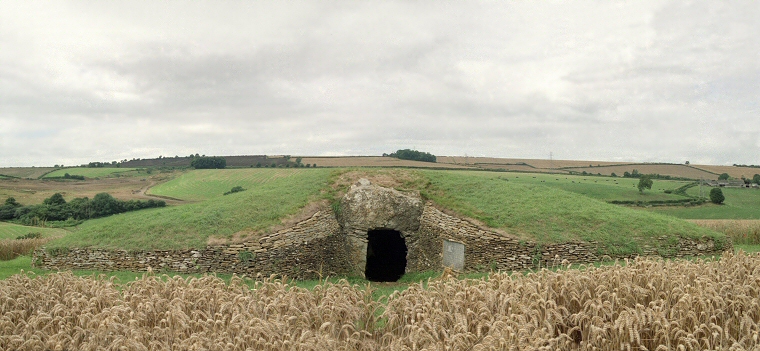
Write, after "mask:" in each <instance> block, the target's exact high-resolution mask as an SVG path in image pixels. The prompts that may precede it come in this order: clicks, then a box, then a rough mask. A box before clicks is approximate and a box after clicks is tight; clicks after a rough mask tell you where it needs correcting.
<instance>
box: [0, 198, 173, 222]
mask: <svg viewBox="0 0 760 351" xmlns="http://www.w3.org/2000/svg"><path fill="white" fill-rule="evenodd" d="M164 206H166V202H165V201H163V200H153V199H151V200H147V201H140V200H127V201H124V200H119V199H116V198H114V197H113V196H111V194H108V193H99V194H97V195H95V197H93V198H92V200H90V199H89V198H87V197H80V198H75V199H73V200H71V201H69V202H66V200H65V199H64V198H63V195H61V193H55V194H53V196H51V197H49V198H47V199H45V200H44V201H43V202H42V203H41V204H38V205H28V206H24V205H22V204H20V203H18V202H17V201H16V199H15V198H13V197H9V198H8V199H6V200H5V203H4V204H3V205H2V206H0V220H3V221H14V222H18V223H20V224H24V225H37V224H39V223H41V222H42V223H44V222H47V221H66V220H69V219H73V220H80V221H81V220H87V219H91V218H98V217H105V216H110V215H113V214H117V213H124V212H129V211H136V210H141V209H145V208H153V207H164Z"/></svg>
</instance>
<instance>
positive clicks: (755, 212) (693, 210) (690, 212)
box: [650, 186, 760, 219]
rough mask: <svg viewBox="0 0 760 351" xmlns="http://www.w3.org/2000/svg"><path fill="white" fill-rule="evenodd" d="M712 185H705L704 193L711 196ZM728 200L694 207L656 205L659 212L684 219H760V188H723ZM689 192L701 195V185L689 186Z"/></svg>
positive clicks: (655, 210) (653, 209)
mask: <svg viewBox="0 0 760 351" xmlns="http://www.w3.org/2000/svg"><path fill="white" fill-rule="evenodd" d="M710 189H712V188H711V187H708V186H703V187H702V195H703V196H705V197H709V194H710ZM721 191H723V195H724V196H725V197H726V200H725V201H724V202H723V204H721V205H715V204H712V203H709V202H708V203H706V204H704V205H701V206H694V207H682V206H678V207H656V208H651V209H650V210H651V211H653V212H659V213H664V214H668V215H671V216H675V217H678V218H684V219H760V189H752V188H749V189H748V188H721ZM686 193H687V194H689V195H692V196H699V187H693V188H689V189H688V190H687V191H686Z"/></svg>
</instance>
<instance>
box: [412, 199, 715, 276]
mask: <svg viewBox="0 0 760 351" xmlns="http://www.w3.org/2000/svg"><path fill="white" fill-rule="evenodd" d="M420 224H421V226H420V231H419V234H418V236H417V243H416V246H417V250H416V251H415V252H413V253H412V252H410V256H411V257H410V264H411V265H412V266H410V267H409V270H413V271H425V270H431V269H439V268H440V267H441V265H442V259H443V249H442V246H443V240H449V241H453V242H459V243H462V244H463V245H464V246H465V255H464V257H465V262H464V269H465V270H467V271H475V270H484V269H499V270H521V269H528V268H536V267H551V266H558V265H563V264H567V263H590V262H595V261H599V260H601V259H616V258H627V257H630V256H618V257H610V256H606V257H599V256H598V255H597V252H599V250H598V245H599V243H596V242H567V243H561V244H551V245H538V244H536V243H533V242H529V241H520V240H518V239H515V238H512V237H509V236H505V235H502V234H500V233H497V232H495V231H493V230H490V229H487V228H483V227H481V226H479V225H476V224H474V223H472V222H470V221H468V220H466V219H461V218H457V217H454V216H451V215H448V214H446V213H444V212H442V211H440V210H438V209H437V208H435V207H434V206H433V205H432V204H431V203H428V204H426V206H425V209H424V211H423V213H422V217H421V219H420ZM659 240H660V241H662V243H663V244H662V245H650V246H645V247H644V248H643V252H642V255H646V256H656V255H660V256H665V257H687V256H700V255H709V254H714V253H718V252H720V251H721V250H718V249H716V247H715V243H714V242H713V241H712V240H711V239H705V240H689V239H684V238H681V239H680V240H679V242H678V243H674V244H672V245H670V246H668V245H667V244H666V240H667V238H666V237H661V238H659ZM657 247H668V249H667V250H665V251H663V250H659V251H658V249H656V248H657ZM724 249H725V248H724ZM436 253H437V254H436Z"/></svg>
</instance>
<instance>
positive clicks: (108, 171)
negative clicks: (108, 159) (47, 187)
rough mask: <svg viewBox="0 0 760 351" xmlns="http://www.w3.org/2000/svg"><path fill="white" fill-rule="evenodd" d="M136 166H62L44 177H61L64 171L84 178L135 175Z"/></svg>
mask: <svg viewBox="0 0 760 351" xmlns="http://www.w3.org/2000/svg"><path fill="white" fill-rule="evenodd" d="M136 169H137V168H110V167H108V168H86V167H76V168H64V169H59V170H57V171H53V172H50V173H48V174H45V176H44V177H42V178H43V179H44V178H53V177H63V176H64V175H66V173H68V174H70V175H80V176H83V177H86V178H100V177H109V176H114V175H124V174H129V175H137V174H136V173H135V172H132V171H135V170H136Z"/></svg>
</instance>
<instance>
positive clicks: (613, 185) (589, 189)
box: [473, 172, 689, 201]
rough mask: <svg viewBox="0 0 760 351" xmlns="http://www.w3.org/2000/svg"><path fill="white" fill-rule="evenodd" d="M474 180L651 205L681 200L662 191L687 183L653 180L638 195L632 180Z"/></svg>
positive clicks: (533, 176)
mask: <svg viewBox="0 0 760 351" xmlns="http://www.w3.org/2000/svg"><path fill="white" fill-rule="evenodd" d="M473 175H474V176H477V177H487V178H489V177H490V178H497V179H502V180H505V181H506V182H510V183H517V184H526V185H545V186H548V187H553V188H557V189H562V190H566V191H570V192H573V193H577V194H580V195H585V196H588V197H591V198H594V199H597V200H602V201H612V200H619V201H655V200H678V199H683V198H684V197H683V196H679V195H674V194H666V193H664V192H663V191H664V190H668V189H669V190H673V189H676V188H678V187H680V186H682V185H684V184H688V183H689V182H685V181H674V180H657V179H655V180H654V181H653V182H654V183H653V185H652V189H651V190H644V193H643V194H642V193H640V192H639V190H638V188H637V187H636V185H637V184H638V183H639V180H638V179H635V178H621V177H598V176H572V175H556V174H554V175H552V174H540V173H491V172H482V173H481V172H477V173H473Z"/></svg>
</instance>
